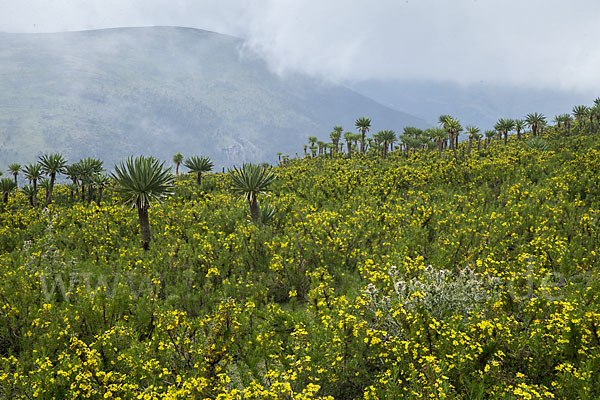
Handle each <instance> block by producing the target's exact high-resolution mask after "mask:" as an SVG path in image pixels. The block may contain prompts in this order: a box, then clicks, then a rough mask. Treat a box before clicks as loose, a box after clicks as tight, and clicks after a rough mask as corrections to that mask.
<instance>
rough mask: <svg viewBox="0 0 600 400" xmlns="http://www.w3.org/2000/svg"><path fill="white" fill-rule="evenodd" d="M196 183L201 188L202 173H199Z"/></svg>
mask: <svg viewBox="0 0 600 400" xmlns="http://www.w3.org/2000/svg"><path fill="white" fill-rule="evenodd" d="M196 183H197V184H198V186H200V184H201V183H202V172H198V175H196Z"/></svg>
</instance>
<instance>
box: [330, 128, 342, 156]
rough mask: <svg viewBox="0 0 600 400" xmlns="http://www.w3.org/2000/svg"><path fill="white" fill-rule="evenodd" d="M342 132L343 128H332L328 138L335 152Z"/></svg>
mask: <svg viewBox="0 0 600 400" xmlns="http://www.w3.org/2000/svg"><path fill="white" fill-rule="evenodd" d="M343 130H344V128H342V127H341V126H334V127H333V131H332V132H331V133H330V134H329V138H330V139H331V141H332V142H333V145H334V146H335V151H336V152H337V151H338V146H339V143H340V139H341V138H342V131H343Z"/></svg>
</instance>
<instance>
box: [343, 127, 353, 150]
mask: <svg viewBox="0 0 600 400" xmlns="http://www.w3.org/2000/svg"><path fill="white" fill-rule="evenodd" d="M344 140H345V141H346V146H347V147H348V155H351V154H352V141H353V140H354V133H352V132H346V133H344Z"/></svg>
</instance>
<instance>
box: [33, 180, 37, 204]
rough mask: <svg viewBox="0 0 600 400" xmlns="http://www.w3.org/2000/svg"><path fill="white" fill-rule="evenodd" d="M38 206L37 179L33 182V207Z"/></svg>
mask: <svg viewBox="0 0 600 400" xmlns="http://www.w3.org/2000/svg"><path fill="white" fill-rule="evenodd" d="M37 205H38V201H37V179H34V180H33V206H34V207H37Z"/></svg>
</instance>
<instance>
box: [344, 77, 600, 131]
mask: <svg viewBox="0 0 600 400" xmlns="http://www.w3.org/2000/svg"><path fill="white" fill-rule="evenodd" d="M346 85H347V86H348V87H350V88H352V89H353V90H356V91H358V92H360V93H362V94H364V95H366V96H369V97H370V98H372V99H374V100H376V101H378V102H380V103H382V104H385V105H386V106H388V107H391V108H395V109H401V110H405V111H406V112H409V113H411V114H414V115H418V116H419V117H421V118H423V119H425V120H427V121H428V122H430V123H431V124H437V119H438V117H439V116H440V115H442V114H449V115H452V116H454V117H457V118H458V119H460V121H461V122H462V123H463V126H465V125H475V126H479V127H480V128H482V129H492V128H493V126H494V124H495V123H496V122H497V121H498V119H499V118H513V119H522V118H523V117H524V116H525V115H526V114H528V113H532V112H541V113H543V114H544V115H546V117H548V120H549V121H551V120H552V119H553V118H554V116H555V115H557V114H564V113H570V112H571V109H572V108H573V105H576V104H586V105H590V104H591V103H592V101H593V99H594V98H596V97H598V95H597V94H595V93H592V92H591V91H590V92H589V93H585V92H577V91H569V90H561V89H535V88H526V87H516V86H510V85H504V86H501V85H495V84H490V83H486V82H481V83H479V84H472V85H461V84H457V83H451V82H433V81H418V80H412V81H406V80H366V81H360V82H351V83H346ZM532 105H534V106H532Z"/></svg>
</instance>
